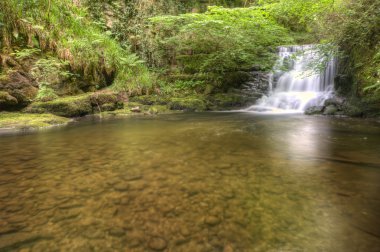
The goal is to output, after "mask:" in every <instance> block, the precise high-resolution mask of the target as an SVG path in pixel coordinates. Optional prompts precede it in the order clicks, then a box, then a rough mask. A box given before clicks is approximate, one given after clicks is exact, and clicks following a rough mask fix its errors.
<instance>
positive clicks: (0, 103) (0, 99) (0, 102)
mask: <svg viewBox="0 0 380 252" xmlns="http://www.w3.org/2000/svg"><path fill="white" fill-rule="evenodd" d="M17 103H18V101H17V99H16V98H15V97H13V96H12V95H10V94H9V93H8V92H5V91H0V109H2V108H7V107H9V106H14V105H16V104H17Z"/></svg>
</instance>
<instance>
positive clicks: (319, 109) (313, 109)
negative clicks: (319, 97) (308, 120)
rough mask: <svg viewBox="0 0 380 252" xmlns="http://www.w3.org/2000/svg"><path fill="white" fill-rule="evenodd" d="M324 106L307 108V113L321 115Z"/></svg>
mask: <svg viewBox="0 0 380 252" xmlns="http://www.w3.org/2000/svg"><path fill="white" fill-rule="evenodd" d="M323 109H324V107H323V106H312V107H309V108H307V109H306V111H305V114H306V115H320V114H322V113H323Z"/></svg>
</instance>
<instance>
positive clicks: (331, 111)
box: [323, 105, 338, 115]
mask: <svg viewBox="0 0 380 252" xmlns="http://www.w3.org/2000/svg"><path fill="white" fill-rule="evenodd" d="M336 112H338V108H337V107H336V106H335V105H328V106H327V107H325V109H324V110H323V114H324V115H335V114H336Z"/></svg>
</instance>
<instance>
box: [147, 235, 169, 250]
mask: <svg viewBox="0 0 380 252" xmlns="http://www.w3.org/2000/svg"><path fill="white" fill-rule="evenodd" d="M148 246H149V248H150V249H153V250H155V251H162V250H164V249H165V248H166V247H167V242H166V241H165V240H164V239H163V238H160V237H153V238H151V239H150V240H149V243H148Z"/></svg>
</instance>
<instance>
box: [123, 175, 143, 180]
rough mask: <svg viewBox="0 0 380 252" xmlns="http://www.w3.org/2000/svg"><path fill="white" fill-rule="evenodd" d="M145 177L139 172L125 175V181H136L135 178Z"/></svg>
mask: <svg viewBox="0 0 380 252" xmlns="http://www.w3.org/2000/svg"><path fill="white" fill-rule="evenodd" d="M142 178H143V175H141V174H138V175H131V176H126V177H124V180H125V181H134V180H140V179H142Z"/></svg>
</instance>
